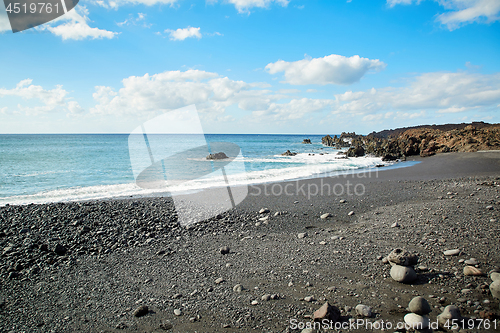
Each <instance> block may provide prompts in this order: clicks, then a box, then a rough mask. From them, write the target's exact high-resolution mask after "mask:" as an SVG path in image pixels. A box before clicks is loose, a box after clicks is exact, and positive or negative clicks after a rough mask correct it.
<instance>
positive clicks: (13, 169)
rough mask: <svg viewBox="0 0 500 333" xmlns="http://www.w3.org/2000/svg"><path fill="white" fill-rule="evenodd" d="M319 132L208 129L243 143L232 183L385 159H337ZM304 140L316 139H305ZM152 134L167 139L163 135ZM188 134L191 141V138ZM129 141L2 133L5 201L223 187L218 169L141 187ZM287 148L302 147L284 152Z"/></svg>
mask: <svg viewBox="0 0 500 333" xmlns="http://www.w3.org/2000/svg"><path fill="white" fill-rule="evenodd" d="M322 137H323V135H267V134H231V135H227V134H205V140H206V141H207V142H208V143H209V144H210V143H215V142H230V143H233V144H236V145H238V146H239V147H240V149H241V156H240V157H239V159H238V161H239V162H240V163H241V165H243V166H244V167H243V168H230V167H229V168H226V169H227V172H228V173H229V174H231V179H232V185H246V184H259V183H266V182H277V181H283V180H292V179H303V178H310V177H315V176H319V175H321V174H325V173H332V172H333V173H335V172H342V171H348V170H361V169H366V168H374V167H375V166H376V165H377V164H384V163H382V161H381V159H380V158H376V157H360V158H349V159H339V157H340V156H339V155H337V153H338V152H339V150H338V149H333V148H331V147H326V146H323V145H322V144H321V138H322ZM303 139H310V140H311V142H312V144H303V143H302V141H303ZM155 140H156V141H157V143H158V142H159V143H161V142H168V141H169V140H168V138H166V137H162V136H161V135H159V136H158V137H156V139H155ZM185 141H186V142H188V143H189V138H188V137H187V138H186V139H185ZM187 146H189V144H188V145H187ZM165 147H167V148H168V144H165ZM132 148H133V147H131V148H130V149H129V135H128V134H64V135H63V134H57V135H56V134H54V135H50V134H44V135H0V206H4V205H6V204H10V205H22V204H30V203H48V202H66V201H79V200H91V199H104V198H114V197H143V196H153V195H158V194H160V193H177V192H179V193H185V192H189V191H196V190H199V189H203V188H209V187H216V186H224V179H222V178H221V177H220V175H218V174H216V173H214V174H213V175H211V174H208V175H206V176H204V177H200V178H199V179H194V180H193V181H190V182H178V183H176V184H174V185H172V186H169V187H167V188H162V189H146V188H141V187H139V186H137V185H136V182H135V176H137V175H136V173H134V170H133V168H132V163H131V156H130V154H131V153H132V154H134V152H133V149H132ZM287 150H290V151H292V152H297V153H298V154H297V155H296V156H281V154H282V153H284V152H285V151H287ZM129 151H130V153H129ZM385 164H387V163H385ZM173 167H174V168H178V169H179V170H173V171H176V172H177V173H179V174H181V173H182V172H186V170H185V166H183V165H177V166H175V165H174V166H173ZM169 168H172V165H169Z"/></svg>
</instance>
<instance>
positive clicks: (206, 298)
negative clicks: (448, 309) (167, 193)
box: [0, 152, 500, 332]
mask: <svg viewBox="0 0 500 333" xmlns="http://www.w3.org/2000/svg"><path fill="white" fill-rule="evenodd" d="M417 161H420V162H421V163H418V164H416V165H414V166H412V167H408V168H399V169H392V170H384V168H380V169H377V170H376V171H375V172H371V173H362V174H353V175H348V176H345V177H344V176H340V177H338V176H330V177H322V178H317V179H309V180H302V181H293V182H283V183H277V184H262V185H259V186H250V187H249V195H248V196H247V198H246V199H245V200H244V201H243V202H242V203H240V204H239V205H238V206H237V207H236V208H234V209H232V210H230V211H228V212H226V213H223V214H220V215H219V216H216V217H213V218H211V219H209V220H207V221H204V222H201V223H198V224H195V225H191V226H190V227H188V228H185V227H180V226H178V224H177V215H176V212H175V209H174V206H173V203H172V200H171V199H170V198H149V199H129V200H106V201H95V202H81V203H66V204H51V205H29V206H22V207H13V206H8V207H1V208H0V251H1V256H0V280H1V287H0V331H1V332H253V331H256V332H301V331H302V330H301V328H302V327H301V326H300V325H306V324H307V323H310V322H311V315H312V314H313V312H314V311H315V310H317V309H318V308H319V307H321V305H322V304H324V303H325V302H326V301H328V302H329V303H330V304H332V305H334V306H336V307H337V308H339V309H340V310H341V316H342V317H341V319H340V320H341V321H342V322H344V323H349V320H351V321H352V320H358V319H361V317H359V316H357V315H356V312H355V311H354V307H355V306H356V305H358V304H364V305H367V306H369V307H371V308H372V312H373V315H372V316H371V317H369V318H364V320H365V322H364V324H363V325H366V323H367V322H370V323H375V322H376V321H378V322H379V323H380V320H383V321H384V322H390V323H392V325H393V328H392V329H387V330H386V331H389V332H395V331H403V330H397V329H395V328H394V327H395V326H396V325H397V323H398V322H402V321H403V317H404V315H405V314H406V313H408V310H407V306H408V303H409V301H410V300H411V299H412V298H413V297H415V296H419V295H420V296H423V297H424V298H426V299H427V301H428V302H429V304H430V305H431V308H432V312H431V313H430V314H429V317H430V320H431V322H433V321H436V317H437V315H438V314H440V313H441V311H442V309H443V307H444V306H447V305H449V304H454V305H456V306H458V307H459V308H460V310H461V314H462V316H464V317H465V318H468V319H469V318H472V319H473V320H472V321H470V322H468V321H466V322H465V323H466V326H467V325H468V324H469V323H470V324H471V325H473V326H471V327H468V329H466V330H462V331H464V332H494V331H495V329H494V326H493V324H494V323H495V322H494V321H495V320H496V325H497V329H496V331H500V321H499V317H498V315H499V314H500V311H499V300H498V299H495V298H493V297H492V295H491V293H490V291H489V289H488V285H489V284H490V283H491V279H490V278H489V276H488V272H490V271H491V270H494V269H498V268H500V224H499V222H498V221H499V220H500V214H499V210H500V194H499V190H500V187H499V186H497V184H500V152H484V153H483V152H478V153H463V154H462V153H460V154H459V153H456V154H442V155H437V156H433V157H430V158H425V159H417ZM341 190H342V192H341ZM262 208H267V209H268V210H269V212H268V213H267V212H266V213H262V214H261V213H259V211H260V210H261V209H262ZM351 212H352V213H351ZM325 213H329V214H330V215H331V216H329V217H328V218H326V219H322V218H320V216H321V215H322V214H325ZM349 213H351V214H349ZM276 214H278V215H276ZM266 216H267V217H268V218H267V219H263V218H265V217H266ZM395 223H396V224H397V226H394V225H395ZM299 234H305V235H300V238H299ZM302 236H304V237H302ZM58 244H59V245H60V247H59V248H56V246H57V245H58ZM61 246H62V247H61ZM224 246H227V247H229V249H230V251H229V253H227V254H221V251H220V249H221V248H222V247H224ZM395 248H404V249H406V250H408V251H409V252H411V253H415V254H418V256H419V262H418V264H417V265H416V266H415V270H416V272H417V276H418V279H417V280H416V281H413V282H411V283H410V284H403V283H399V282H396V281H394V280H393V279H392V278H391V277H390V274H389V271H390V267H391V266H390V265H387V264H383V262H382V260H381V259H382V258H383V257H385V256H387V254H389V253H390V252H391V251H392V250H393V249H395ZM449 249H459V250H460V254H459V255H457V256H445V255H444V254H443V251H445V250H449ZM56 252H58V253H56ZM470 258H475V259H476V260H477V262H478V263H477V265H475V266H476V267H477V268H478V269H480V270H481V271H482V272H484V273H485V275H483V276H464V273H463V269H464V266H465V264H464V263H463V262H461V261H463V260H461V259H465V260H467V259H470ZM236 285H241V287H242V290H241V291H239V290H238V287H237V288H234V287H235V286H236ZM235 289H236V291H235ZM266 295H269V296H270V297H267V296H266ZM308 297H311V298H312V300H311V299H309V298H308ZM268 298H271V299H268ZM252 302H253V304H252ZM141 305H146V306H148V312H147V314H145V315H144V316H140V317H136V316H134V311H135V310H136V309H137V308H138V307H139V306H141ZM174 310H180V311H181V313H180V315H176V314H175V313H174ZM476 318H477V319H482V318H489V320H490V321H491V327H490V329H489V330H486V329H484V327H480V328H478V327H477V325H478V324H479V323H480V321H479V320H475V319H476ZM299 326H300V329H299ZM351 328H352V326H351ZM351 328H347V329H342V330H340V331H341V332H347V331H353V332H354V331H359V332H364V331H377V330H371V329H367V328H366V326H362V327H361V326H360V327H356V328H354V329H351ZM466 328H467V327H466ZM321 331H326V332H333V331H339V330H329V329H327V330H325V329H323V330H321Z"/></svg>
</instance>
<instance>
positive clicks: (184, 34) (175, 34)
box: [165, 27, 201, 40]
mask: <svg viewBox="0 0 500 333" xmlns="http://www.w3.org/2000/svg"><path fill="white" fill-rule="evenodd" d="M165 32H167V33H169V34H170V40H185V39H186V38H198V39H200V38H201V33H200V28H193V27H187V28H184V29H180V28H179V29H177V30H170V29H167V30H165Z"/></svg>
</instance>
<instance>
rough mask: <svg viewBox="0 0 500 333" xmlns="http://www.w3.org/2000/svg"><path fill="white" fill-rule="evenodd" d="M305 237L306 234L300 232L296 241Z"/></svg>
mask: <svg viewBox="0 0 500 333" xmlns="http://www.w3.org/2000/svg"><path fill="white" fill-rule="evenodd" d="M305 237H307V233H305V232H301V233H299V234H298V235H297V238H298V239H302V238H305Z"/></svg>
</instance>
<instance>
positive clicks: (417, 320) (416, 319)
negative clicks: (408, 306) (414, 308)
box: [404, 313, 430, 330]
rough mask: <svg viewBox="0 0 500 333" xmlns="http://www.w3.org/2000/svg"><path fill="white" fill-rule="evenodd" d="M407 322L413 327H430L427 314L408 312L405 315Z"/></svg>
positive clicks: (420, 328) (419, 328)
mask: <svg viewBox="0 0 500 333" xmlns="http://www.w3.org/2000/svg"><path fill="white" fill-rule="evenodd" d="M404 320H405V323H406V324H408V326H410V327H411V328H412V329H418V330H422V329H426V328H428V327H429V323H430V321H429V318H428V317H426V316H421V315H418V314H416V313H408V314H407V315H406V316H405V317H404Z"/></svg>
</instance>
